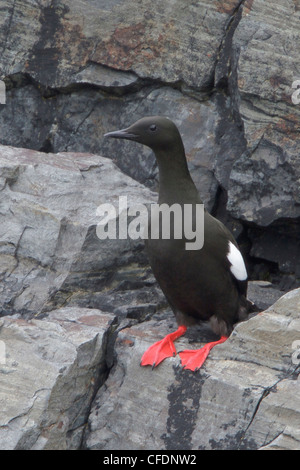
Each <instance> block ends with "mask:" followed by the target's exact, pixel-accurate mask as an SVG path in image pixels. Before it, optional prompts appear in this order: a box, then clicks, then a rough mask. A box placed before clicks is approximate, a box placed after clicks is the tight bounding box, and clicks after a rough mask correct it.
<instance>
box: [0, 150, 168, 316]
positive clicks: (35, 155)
mask: <svg viewBox="0 0 300 470" xmlns="http://www.w3.org/2000/svg"><path fill="white" fill-rule="evenodd" d="M0 167H1V180H0V181H1V228H0V240H1V250H0V258H1V277H2V288H1V292H0V302H1V312H2V315H3V314H4V315H7V314H13V313H21V314H22V315H25V314H26V315H28V316H32V315H37V314H38V313H41V312H46V311H49V310H53V309H54V308H58V307H60V306H63V305H65V304H66V302H67V301H68V302H69V303H70V304H72V303H74V299H75V298H76V304H77V305H78V304H80V305H81V306H83V307H90V306H91V305H93V306H95V307H96V308H101V299H102V300H103V301H104V300H105V302H106V304H107V302H108V297H109V295H111V296H112V297H114V296H116V295H117V292H124V291H125V294H126V292H127V295H129V291H134V292H132V294H131V296H130V295H129V298H128V302H129V304H130V305H131V304H134V305H135V306H136V305H138V304H139V303H143V304H144V303H145V300H140V301H138V300H137V298H138V297H139V289H140V288H141V289H142V291H141V292H142V294H140V297H141V296H142V297H144V299H147V301H149V302H150V303H151V304H152V305H149V311H151V312H152V311H153V308H154V307H153V305H154V304H156V301H157V300H158V302H159V301H160V300H159V299H161V296H160V297H159V296H158V298H157V288H156V287H155V286H154V285H153V276H152V274H151V272H150V270H149V267H148V264H147V259H146V256H145V254H144V244H143V241H141V240H139V239H137V240H132V239H130V238H128V239H115V240H113V239H109V238H107V239H105V240H103V239H102V240H100V239H99V238H98V236H97V234H96V230H97V224H98V223H99V222H100V220H101V218H100V217H99V216H98V215H97V208H98V207H99V205H100V204H103V203H105V204H107V203H110V204H114V207H116V209H118V201H119V196H124V195H126V197H127V201H128V205H130V204H132V203H136V201H137V200H138V201H139V202H141V203H143V202H144V203H149V202H151V201H153V199H154V197H156V196H155V195H154V194H153V193H151V191H149V190H148V189H147V188H145V187H144V186H142V185H140V184H139V183H137V182H135V181H134V180H132V179H131V178H129V177H128V176H126V175H124V174H122V173H121V172H120V170H118V169H117V168H116V166H115V165H114V164H113V163H112V161H111V160H109V159H105V158H102V157H99V156H97V155H91V154H90V155H87V154H78V153H77V154H72V153H69V154H67V155H66V154H57V155H54V154H43V153H39V152H34V151H31V150H26V149H14V148H11V147H3V146H2V147H0ZM116 221H117V219H116ZM104 289H105V294H106V299H104V297H103V295H104V291H103V290H104ZM150 292H153V293H154V294H153V295H152V296H151V295H150ZM94 296H95V297H94ZM147 296H148V297H147ZM154 298H156V299H157V300H153V299H154ZM151 299H152V300H151ZM123 306H124V303H123ZM116 307H117V304H114V306H113V307H112V306H111V308H110V311H111V310H113V309H114V308H116ZM128 308H129V306H128ZM144 313H145V308H144Z"/></svg>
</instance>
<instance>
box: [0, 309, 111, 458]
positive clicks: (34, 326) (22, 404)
mask: <svg viewBox="0 0 300 470" xmlns="http://www.w3.org/2000/svg"><path fill="white" fill-rule="evenodd" d="M113 321H114V316H113V315H110V314H107V313H104V312H101V311H100V310H96V309H84V308H63V309H60V310H53V311H52V312H50V313H49V314H48V318H47V320H36V319H32V320H24V319H22V318H21V317H20V316H18V315H13V316H11V317H4V318H2V319H0V323H1V325H0V329H1V330H0V340H1V342H2V343H1V344H4V345H5V357H4V361H3V360H2V361H1V364H0V383H1V386H0V404H1V413H0V448H1V449H2V450H17V449H22V450H41V449H45V450H46V449H51V450H64V449H77V448H78V447H79V446H80V442H81V438H82V432H83V427H84V425H85V422H86V419H87V416H88V413H89V407H90V405H91V401H92V398H93V396H94V394H95V392H96V390H97V388H98V387H99V385H101V384H102V383H103V381H104V380H105V378H106V374H107V365H106V348H107V337H108V333H109V330H110V328H111V327H112V324H113Z"/></svg>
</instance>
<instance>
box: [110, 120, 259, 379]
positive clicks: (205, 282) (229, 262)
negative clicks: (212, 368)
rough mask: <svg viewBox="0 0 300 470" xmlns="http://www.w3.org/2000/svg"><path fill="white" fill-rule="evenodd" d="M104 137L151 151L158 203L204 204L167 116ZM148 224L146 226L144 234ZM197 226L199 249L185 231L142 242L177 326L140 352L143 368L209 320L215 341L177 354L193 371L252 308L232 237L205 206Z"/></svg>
mask: <svg viewBox="0 0 300 470" xmlns="http://www.w3.org/2000/svg"><path fill="white" fill-rule="evenodd" d="M105 137H110V138H116V139H127V140H131V141H134V142H137V143H139V144H143V145H145V146H147V147H149V148H150V149H151V150H152V151H153V152H154V154H155V157H156V161H157V164H158V170H159V185H158V205H159V206H162V205H163V204H166V205H167V206H168V207H172V206H173V205H174V204H179V206H180V207H181V208H184V207H186V206H185V205H190V206H191V207H193V208H195V207H196V206H197V205H202V206H203V202H202V200H201V198H200V195H199V191H198V189H197V188H196V186H195V184H194V182H193V179H192V177H191V174H190V172H189V169H188V164H187V159H186V154H185V149H184V144H183V141H182V138H181V135H180V132H179V130H178V128H177V126H176V125H175V123H174V122H173V121H172V120H171V119H170V118H168V117H165V116H146V117H143V118H141V119H139V120H138V121H137V122H135V123H134V124H132V125H130V126H129V127H127V128H125V129H121V130H118V131H113V132H108V133H106V134H105ZM194 213H195V212H193V214H194ZM193 218H195V216H194V215H193ZM193 221H194V222H195V220H193ZM194 225H195V224H194ZM150 228H151V226H150V224H149V229H148V230H149V233H150ZM173 229H174V225H173ZM202 230H203V234H204V239H203V240H204V242H203V246H202V247H201V248H199V249H190V250H188V249H187V246H186V243H187V241H188V240H187V238H186V237H185V235H184V234H182V236H181V238H178V237H175V235H174V233H173V234H172V231H171V232H170V237H169V238H162V237H161V234H160V236H159V237H158V238H151V236H149V237H148V238H146V240H145V244H146V249H147V253H148V258H149V263H150V266H151V268H152V271H153V274H154V277H155V278H156V280H157V282H158V284H159V286H160V288H161V289H162V291H163V293H164V295H165V297H166V299H167V301H168V303H169V305H170V307H171V309H172V310H173V313H174V315H175V318H176V321H177V325H178V328H177V330H176V331H174V332H172V333H169V334H167V335H166V336H165V337H164V338H163V339H162V340H160V341H157V342H156V343H155V344H153V345H152V346H150V347H149V348H148V349H147V350H146V351H145V353H144V354H143V356H142V358H141V365H142V366H147V365H150V366H152V368H154V367H156V366H158V365H159V364H160V363H161V362H162V361H163V360H164V359H166V358H168V357H173V356H175V355H176V354H177V351H176V347H175V344H174V342H175V341H176V340H177V339H178V338H179V337H181V336H182V335H184V334H185V333H186V331H187V328H188V327H190V326H193V325H196V324H199V323H201V322H209V324H210V327H211V329H212V331H213V332H214V333H215V334H216V335H218V336H219V337H220V339H219V340H216V341H211V342H208V343H207V344H205V345H204V346H203V347H202V348H200V349H196V350H195V349H187V350H183V351H180V352H179V357H180V360H181V364H182V367H183V368H184V369H188V370H191V371H197V370H199V369H200V368H201V367H202V365H203V364H204V362H205V360H206V358H207V356H208V355H209V352H210V351H211V349H212V348H213V347H215V346H216V345H218V344H221V343H224V342H225V341H226V340H227V339H228V337H229V336H230V334H231V333H232V331H233V328H234V325H235V324H236V323H238V322H240V321H244V320H246V319H247V318H248V315H249V313H250V312H253V311H255V306H254V304H253V302H251V301H250V300H249V299H247V281H248V274H247V269H246V266H245V262H244V259H243V256H242V254H241V251H240V249H239V247H238V244H237V242H236V240H235V238H234V236H233V235H232V233H231V232H230V231H229V230H228V229H227V227H226V226H225V225H224V224H223V223H222V222H221V221H219V220H218V219H216V218H214V217H213V216H212V215H211V214H210V213H209V212H208V211H207V210H206V209H204V216H203V226H202Z"/></svg>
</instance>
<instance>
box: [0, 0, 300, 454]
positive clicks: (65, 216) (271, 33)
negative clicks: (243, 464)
mask: <svg viewBox="0 0 300 470" xmlns="http://www.w3.org/2000/svg"><path fill="white" fill-rule="evenodd" d="M0 9H1V12H2V14H1V15H0V16H1V18H0V24H1V28H0V51H1V52H0V54H1V56H0V57H1V60H0V80H2V81H4V83H5V86H6V103H5V104H0V129H1V133H0V144H2V145H1V146H0V170H1V176H0V190H1V191H0V194H1V196H0V198H1V199H0V204H1V210H0V218H1V224H0V240H1V241H0V271H1V292H0V300H1V314H2V316H3V318H1V329H0V372H1V373H0V381H1V387H0V390H1V391H0V402H1V406H0V408H1V410H2V412H1V413H0V446H2V448H12V449H15V448H16V449H17V448H28V449H33V448H39V449H44V448H45V449H46V448H64V449H65V448H73V449H75V448H82V447H83V448H89V449H114V448H122V449H135V448H136V449H137V448H140V449H151V448H158V449H198V448H266V447H267V448H270V447H272V448H297V447H298V448H299V430H298V428H297V425H296V423H297V420H299V403H298V402H297V396H299V379H298V380H297V377H298V373H299V360H298V352H297V351H298V349H297V348H298V346H297V345H298V342H297V341H298V340H300V326H299V321H298V318H299V310H300V306H299V296H300V294H299V289H295V290H293V291H292V292H291V293H289V294H287V295H286V296H284V297H283V298H282V299H280V300H279V301H278V302H277V303H275V304H274V302H275V301H276V300H277V299H278V298H279V297H280V296H281V294H283V291H280V289H283V290H288V289H291V288H292V287H295V288H297V287H298V286H299V278H300V271H299V269H300V268H299V266H300V265H299V256H300V192H299V191H300V183H299V181H300V158H299V145H297V144H298V140H299V139H298V135H299V122H300V119H299V115H300V103H298V101H299V100H297V96H298V95H297V90H296V89H295V88H293V84H294V82H295V81H296V80H297V79H300V76H299V73H300V72H299V70H300V63H299V53H298V52H299V42H300V41H299V20H300V4H299V2H298V0H284V1H281V2H279V3H277V4H276V5H275V4H274V2H271V1H265V0H254V1H253V0H239V1H237V0H232V1H214V2H205V1H203V2H181V1H175V2H174V1H168V0H167V1H165V2H156V3H155V4H153V1H151V2H150V1H149V0H142V1H131V2H125V1H123V0H114V1H101V2H95V1H93V0H91V1H88V2H85V3H83V2H77V1H76V0H75V1H71V0H63V1H59V0H50V1H49V0H41V1H39V2H38V3H37V2H34V1H32V0H25V1H23V2H11V1H8V0H7V1H6V0H3V1H2V2H1V5H0ZM1 89H2V88H1ZM1 96H2V95H1ZM1 96H0V98H1ZM292 98H293V99H292ZM0 102H3V100H1V99H0ZM146 114H148V115H150V114H164V115H167V116H169V117H170V118H171V119H173V120H174V121H175V122H176V123H177V125H178V127H179V128H180V131H181V133H182V136H183V140H184V143H185V147H186V152H187V157H188V163H189V167H190V170H191V173H192V176H193V178H194V180H195V182H196V184H197V187H198V188H199V191H200V193H201V196H202V198H203V200H204V202H205V204H206V206H207V208H208V209H209V210H210V211H211V212H212V213H213V214H214V215H216V216H217V217H219V218H221V219H222V220H223V221H224V222H225V223H226V224H227V225H228V226H229V227H230V228H231V229H232V231H233V233H234V234H235V235H236V237H238V240H239V242H240V244H241V247H242V250H243V252H244V254H245V255H246V258H247V262H248V267H249V270H250V273H251V276H252V278H253V279H261V280H264V281H265V280H268V281H276V286H275V285H273V286H272V285H270V284H269V283H266V282H253V283H250V287H249V296H250V298H252V300H255V301H256V302H257V303H258V305H259V307H260V308H261V310H265V309H268V308H269V309H268V310H267V311H266V312H265V313H264V314H262V315H258V316H256V317H254V318H252V319H251V320H249V321H248V322H246V323H243V324H241V325H239V326H238V327H237V329H236V330H235V331H234V334H233V335H232V337H231V339H230V341H229V342H226V343H225V344H224V345H222V346H220V347H219V348H218V350H215V351H214V352H213V354H212V357H211V359H209V361H208V362H207V364H206V365H205V367H204V369H203V370H201V372H200V373H198V374H192V373H190V372H188V371H182V370H181V369H180V367H178V364H177V363H178V360H177V358H175V359H172V360H171V359H170V360H169V361H165V363H163V364H162V365H161V366H160V367H159V368H158V369H157V370H154V371H151V370H148V369H147V368H146V369H145V368H140V367H139V365H138V364H139V360H140V356H141V353H142V352H143V350H144V349H145V348H146V347H147V345H148V344H149V343H150V342H152V341H155V340H156V339H157V338H158V337H159V336H160V335H162V334H163V332H167V331H169V328H172V327H173V326H174V321H173V317H172V315H171V314H170V311H169V310H168V307H167V305H166V302H165V299H164V297H163V295H162V294H161V292H160V290H159V288H158V287H157V284H156V283H155V280H154V279H153V276H152V274H151V271H150V269H149V267H148V264H147V258H146V256H145V253H144V249H143V243H142V242H141V241H140V240H99V238H98V237H97V235H96V226H97V223H98V220H99V219H98V217H97V207H98V206H99V204H101V203H107V202H108V203H109V202H112V203H114V202H115V201H116V200H117V199H118V197H119V196H121V195H126V196H127V198H128V201H129V204H130V203H131V202H136V201H139V202H143V203H150V202H152V201H155V200H156V194H155V189H156V184H157V168H156V165H155V161H154V157H153V155H152V153H151V152H150V151H148V150H147V149H146V148H142V147H141V146H136V145H134V144H132V143H130V142H124V141H122V142H119V141H109V140H107V141H105V140H104V139H103V134H104V133H105V132H107V131H110V130H114V129H119V128H122V127H125V126H127V125H129V124H130V123H132V122H133V121H135V120H136V119H138V118H140V117H142V116H144V115H146ZM99 155H103V156H105V157H108V158H104V157H102V156H99ZM272 304H274V305H273V307H270V306H271V305H272ZM207 335H208V332H207V331H206V330H205V329H203V328H200V331H198V333H197V332H195V333H193V332H192V333H191V335H190V336H187V337H186V338H185V339H183V340H182V341H183V344H186V342H191V341H196V342H197V341H199V338H200V339H201V341H202V340H203V341H205V339H206V338H207ZM195 346H196V344H195ZM37 371H39V372H38V374H37ZM37 375H38V380H37ZM141 384H143V386H141ZM12 397H14V398H13V399H12ZM145 400H147V402H148V403H149V406H148V408H147V409H146V410H145V407H144V403H145ZM141 407H142V409H143V410H144V411H143V413H145V414H144V415H141ZM125 417H126V419H125ZM207 423H209V429H208V428H207ZM124 436H126V438H124ZM149 436H151V437H149Z"/></svg>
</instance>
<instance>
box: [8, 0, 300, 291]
mask: <svg viewBox="0 0 300 470" xmlns="http://www.w3.org/2000/svg"><path fill="white" fill-rule="evenodd" d="M2 12H3V14H2V15H1V20H0V21H1V32H0V50H2V52H1V61H0V79H2V80H4V81H5V83H6V87H7V100H6V105H2V106H1V112H0V129H1V137H0V139H1V140H0V143H2V144H4V145H13V146H18V147H26V148H30V149H34V150H41V151H46V152H49V151H52V152H56V153H57V152H65V151H72V152H88V153H90V152H93V153H97V154H100V155H104V156H106V157H109V158H113V159H114V161H115V162H116V163H117V165H118V166H119V167H120V168H121V169H122V170H123V171H124V172H125V173H127V174H129V175H130V176H132V177H133V178H135V179H137V180H138V181H140V182H142V183H144V184H146V185H147V186H149V187H151V188H153V189H155V187H156V180H157V168H156V165H155V162H154V157H153V155H152V153H151V152H150V151H149V150H147V149H146V148H144V149H143V148H141V147H140V146H136V145H132V144H131V143H128V142H126V143H124V142H122V143H120V142H117V141H113V142H111V141H104V140H103V134H104V133H105V132H107V131H108V130H113V129H120V128H122V127H126V126H127V125H128V124H130V123H131V122H132V121H135V120H136V119H138V118H140V117H142V116H144V115H147V114H148V115H149V114H150V115H151V114H164V115H168V116H169V117H170V118H172V119H173V120H175V121H176V123H177V124H178V126H179V127H180V130H181V132H182V135H183V139H184V143H185V146H186V151H187V155H188V159H189V165H190V169H191V171H192V174H193V177H194V180H195V182H196V183H197V186H198V188H199V191H200V193H201V195H202V198H203V200H204V202H205V203H206V205H207V208H208V209H209V210H212V211H213V212H214V213H215V214H217V215H218V216H219V217H222V218H223V220H224V221H225V222H226V223H227V224H228V225H229V226H231V228H232V230H233V231H234V232H235V234H236V235H237V236H239V237H240V243H243V244H244V247H245V251H247V253H248V255H249V268H250V270H251V273H252V274H253V277H254V278H257V277H261V278H269V280H272V278H273V279H276V280H277V281H278V280H279V279H281V282H282V284H285V285H286V286H287V287H292V286H295V287H296V286H297V285H299V277H300V272H299V264H298V263H296V262H295V260H296V259H298V258H299V253H300V251H299V250H300V242H299V232H300V225H299V218H300V209H299V207H300V205H299V204H300V193H299V186H300V185H299V178H300V170H299V147H298V145H297V136H298V134H299V114H300V104H297V99H296V100H293V101H294V102H293V101H292V95H293V94H295V93H297V90H296V89H294V88H293V83H294V82H295V81H296V80H297V79H299V54H298V50H299V47H298V46H299V28H298V25H299V18H300V7H299V3H298V0H285V1H282V2H280V3H279V4H278V5H274V2H272V1H266V0H255V1H252V0H251V1H250V0H232V1H214V2H207V1H201V2H197V3H194V2H187V3H184V4H183V3H182V2H181V1H176V2H174V1H172V2H169V1H165V2H164V3H163V4H161V5H160V4H159V2H157V4H155V5H154V4H153V1H149V0H142V1H138V2H136V1H132V2H130V4H128V2H125V1H122V0H120V1H113V2H109V1H108V2H105V1H104V2H94V1H89V2H85V5H83V3H82V2H76V1H71V0H63V1H56V0H55V1H53V0H51V1H49V0H42V1H41V2H38V3H36V2H33V1H30V0H26V1H24V2H21V3H15V2H10V1H8V0H7V1H5V0H3V1H2ZM295 97H296V95H295ZM298 101H299V100H298ZM270 247H272V248H270ZM277 274H280V276H279V277H278V276H277ZM297 279H298V281H297Z"/></svg>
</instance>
